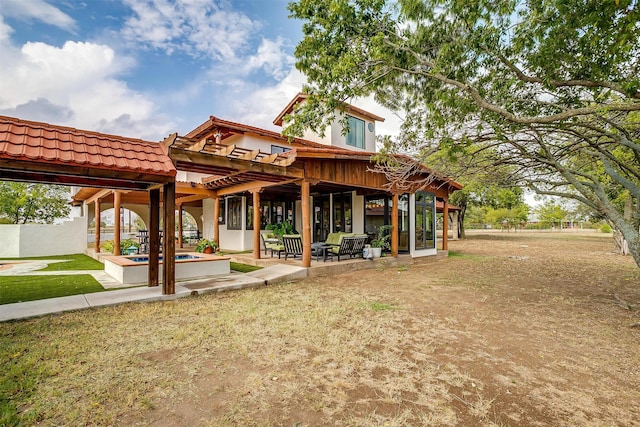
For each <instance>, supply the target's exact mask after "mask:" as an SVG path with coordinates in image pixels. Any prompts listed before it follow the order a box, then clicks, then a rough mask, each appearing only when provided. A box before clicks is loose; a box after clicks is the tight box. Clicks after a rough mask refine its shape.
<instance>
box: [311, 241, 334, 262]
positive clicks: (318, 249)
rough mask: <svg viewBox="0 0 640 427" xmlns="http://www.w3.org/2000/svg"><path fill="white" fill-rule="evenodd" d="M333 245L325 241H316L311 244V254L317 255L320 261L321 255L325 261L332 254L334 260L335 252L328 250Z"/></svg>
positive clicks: (317, 259)
mask: <svg viewBox="0 0 640 427" xmlns="http://www.w3.org/2000/svg"><path fill="white" fill-rule="evenodd" d="M332 247H333V245H330V244H328V243H323V242H316V243H312V244H311V255H314V256H315V257H316V261H320V257H322V261H323V262H327V258H328V257H329V256H331V260H332V261H333V254H331V252H329V251H328V249H330V248H332Z"/></svg>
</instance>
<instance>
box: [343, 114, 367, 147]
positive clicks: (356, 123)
mask: <svg viewBox="0 0 640 427" xmlns="http://www.w3.org/2000/svg"><path fill="white" fill-rule="evenodd" d="M347 122H348V124H349V132H347V135H346V142H347V145H350V146H352V147H356V148H364V120H361V119H358V118H356V117H353V116H347Z"/></svg>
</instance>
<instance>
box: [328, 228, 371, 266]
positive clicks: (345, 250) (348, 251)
mask: <svg viewBox="0 0 640 427" xmlns="http://www.w3.org/2000/svg"><path fill="white" fill-rule="evenodd" d="M367 238H368V236H367V235H366V234H354V233H329V235H328V236H327V240H326V241H325V243H326V244H329V245H332V247H331V248H329V249H328V251H327V254H328V255H329V256H331V257H333V256H334V255H335V256H337V257H338V261H340V257H341V256H342V257H345V256H348V257H349V258H355V257H358V256H362V250H363V249H364V245H365V244H366V243H367Z"/></svg>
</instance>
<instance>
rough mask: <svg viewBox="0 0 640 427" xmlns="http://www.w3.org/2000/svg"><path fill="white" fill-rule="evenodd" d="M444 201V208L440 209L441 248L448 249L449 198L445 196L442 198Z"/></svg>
mask: <svg viewBox="0 0 640 427" xmlns="http://www.w3.org/2000/svg"><path fill="white" fill-rule="evenodd" d="M442 200H443V201H444V209H443V210H442V250H443V251H448V250H449V199H448V198H447V197H445V198H443V199H442Z"/></svg>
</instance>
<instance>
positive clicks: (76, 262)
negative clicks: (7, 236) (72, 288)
mask: <svg viewBox="0 0 640 427" xmlns="http://www.w3.org/2000/svg"><path fill="white" fill-rule="evenodd" d="M3 259H4V260H8V261H28V260H45V259H53V260H63V261H65V262H55V263H51V264H49V265H48V266H47V267H45V268H43V269H41V270H39V271H74V270H102V269H103V268H104V266H103V265H102V263H101V262H100V261H97V260H95V259H93V258H91V257H90V256H87V255H84V254H72V255H54V256H41V257H27V258H3Z"/></svg>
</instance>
